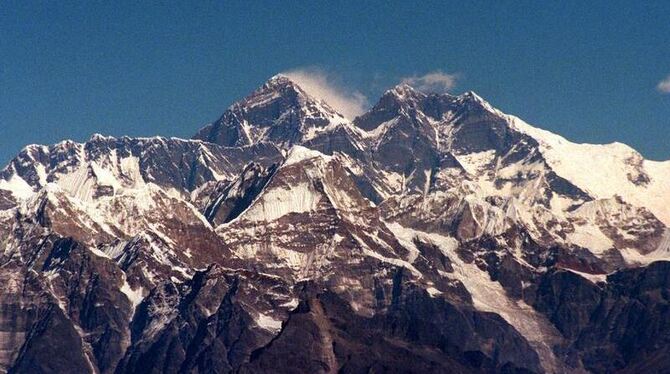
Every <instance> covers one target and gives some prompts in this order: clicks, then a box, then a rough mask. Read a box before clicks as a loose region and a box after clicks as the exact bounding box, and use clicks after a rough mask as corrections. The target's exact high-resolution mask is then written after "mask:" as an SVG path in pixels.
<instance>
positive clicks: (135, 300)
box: [119, 275, 144, 321]
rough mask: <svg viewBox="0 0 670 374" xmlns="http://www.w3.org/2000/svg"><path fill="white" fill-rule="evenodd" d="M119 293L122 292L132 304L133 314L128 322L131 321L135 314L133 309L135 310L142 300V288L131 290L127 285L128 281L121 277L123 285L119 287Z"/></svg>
mask: <svg viewBox="0 0 670 374" xmlns="http://www.w3.org/2000/svg"><path fill="white" fill-rule="evenodd" d="M119 290H120V291H121V292H123V293H124V294H125V295H126V297H127V298H128V300H129V301H130V303H131V304H132V311H133V313H132V314H131V316H130V320H131V321H132V319H133V316H132V315H133V314H134V313H135V308H137V306H138V305H140V303H141V302H142V300H144V296H143V295H142V291H143V290H142V287H138V288H137V289H136V290H133V289H132V288H131V287H130V284H128V281H127V280H126V277H125V275H124V276H123V284H122V285H121V288H119Z"/></svg>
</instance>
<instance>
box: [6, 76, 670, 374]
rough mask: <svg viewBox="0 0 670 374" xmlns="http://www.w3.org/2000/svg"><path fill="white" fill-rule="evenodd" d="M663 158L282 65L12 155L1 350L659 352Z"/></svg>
mask: <svg viewBox="0 0 670 374" xmlns="http://www.w3.org/2000/svg"><path fill="white" fill-rule="evenodd" d="M669 165H670V163H669V162H653V161H648V160H644V159H643V158H642V156H640V155H639V154H638V153H637V152H635V151H634V150H632V149H630V148H629V147H626V146H624V145H621V144H610V145H604V146H599V145H586V144H574V143H571V142H569V141H567V140H566V139H564V138H562V137H560V136H558V135H554V134H551V133H549V132H546V131H544V130H540V129H537V128H534V127H532V126H530V125H528V124H526V123H524V122H523V121H522V120H520V119H518V118H516V117H514V116H510V115H507V114H504V113H502V112H501V111H499V110H497V109H495V108H493V107H492V106H491V105H490V104H489V103H487V102H486V101H485V100H484V99H482V98H481V97H479V96H477V95H476V94H475V93H472V92H468V93H465V94H462V95H458V96H455V95H447V94H443V95H439V94H432V93H424V92H420V91H418V90H416V89H414V88H412V87H410V86H408V85H399V86H396V87H394V88H392V89H390V90H388V91H386V92H385V93H384V94H383V96H382V97H381V98H380V100H379V102H378V103H377V104H375V105H374V107H373V108H371V109H370V111H369V112H367V113H365V114H363V115H362V116H360V117H358V118H355V119H353V120H349V119H347V118H344V117H343V116H342V115H340V114H338V113H337V112H336V111H335V110H334V109H332V108H331V107H330V106H329V105H328V104H327V103H326V102H324V101H323V100H321V99H319V98H316V97H313V96H311V95H309V94H308V93H307V92H306V91H305V90H303V89H302V88H300V86H299V85H298V84H296V83H295V82H293V81H291V80H290V79H289V78H287V77H285V76H281V75H278V76H275V77H273V78H271V79H270V80H269V81H268V82H266V83H265V84H264V85H263V86H262V87H260V88H259V89H258V90H256V91H254V92H253V93H252V94H251V95H250V96H248V97H247V98H245V99H243V100H241V101H239V102H237V103H235V104H233V105H232V106H231V107H230V108H229V109H228V110H226V111H225V113H224V114H223V115H222V116H221V117H220V118H219V120H217V121H216V122H214V123H212V124H210V125H207V126H205V127H204V128H203V129H201V130H200V131H199V132H198V133H197V134H196V135H195V137H194V139H192V140H184V139H177V138H160V137H156V138H128V137H122V138H112V137H104V136H101V135H94V136H93V137H92V138H91V139H90V140H89V141H87V142H85V143H75V142H72V141H64V142H61V143H58V144H56V145H52V146H37V145H31V146H28V147H26V148H25V149H24V150H23V151H21V153H20V154H19V155H18V156H17V157H16V158H15V159H13V160H12V161H11V162H10V164H9V165H8V166H7V167H5V168H4V169H3V170H2V171H1V172H0V278H1V279H3V281H4V283H5V284H6V285H7V287H5V288H3V289H2V290H0V309H1V310H3V311H6V312H3V313H0V314H1V315H0V371H3V372H4V371H8V372H26V371H31V372H68V371H69V372H73V371H76V372H92V373H93V372H95V373H113V372H114V373H124V372H129V373H132V372H143V373H144V372H175V373H176V372H284V371H285V372H310V373H311V372H333V371H342V372H370V371H382V372H384V371H392V370H399V371H417V370H420V371H425V372H464V373H469V372H473V373H474V372H553V373H567V372H584V371H593V372H609V371H616V370H633V371H634V370H649V371H654V370H656V371H664V370H667V369H668V362H667V360H665V359H664V358H663V357H664V354H665V352H667V351H668V350H669V347H670V340H669V339H668V338H667V337H668V336H670V325H668V324H667V323H665V322H664V321H666V320H667V318H664V317H665V314H664V312H663V311H664V310H665V309H667V308H666V304H667V298H668V297H667V295H666V294H667V292H665V291H664V290H665V289H666V288H667V279H668V277H670V270H669V269H668V266H667V264H668V262H666V261H669V260H670V229H669V228H668V224H669V220H670V217H669V216H668V207H669V206H670V185H669V184H668V183H670V182H668V181H670V167H669Z"/></svg>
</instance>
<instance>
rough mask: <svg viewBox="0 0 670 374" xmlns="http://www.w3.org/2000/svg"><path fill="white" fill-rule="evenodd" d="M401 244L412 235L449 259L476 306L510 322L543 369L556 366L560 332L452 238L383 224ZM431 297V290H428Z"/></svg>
mask: <svg viewBox="0 0 670 374" xmlns="http://www.w3.org/2000/svg"><path fill="white" fill-rule="evenodd" d="M387 226H388V227H389V228H390V229H391V231H392V232H393V233H394V234H395V235H396V237H397V238H402V243H407V242H412V241H413V239H414V238H415V237H417V236H418V237H419V238H421V240H425V241H427V242H430V243H432V244H435V245H436V246H437V247H438V248H439V249H440V250H441V251H442V252H443V253H444V254H445V255H446V256H447V257H448V258H449V259H450V260H451V261H452V262H453V265H454V266H453V267H454V273H453V274H448V276H450V277H454V278H456V279H458V280H459V281H461V282H462V283H463V285H464V286H465V287H466V288H467V290H468V292H469V293H470V295H472V300H473V303H474V306H475V308H476V309H478V310H481V311H488V312H494V313H497V314H499V315H500V316H501V317H502V318H504V319H505V320H506V321H507V322H508V323H509V324H511V325H512V326H513V327H514V328H515V329H516V330H517V331H518V332H519V333H520V334H521V335H523V336H524V337H525V338H526V339H527V340H528V342H529V343H530V344H531V345H532V346H533V347H534V348H535V349H536V350H537V351H538V354H539V355H540V359H541V361H542V365H543V366H544V367H545V369H547V371H550V372H553V371H555V370H554V369H556V368H557V366H558V360H557V358H556V357H555V356H554V354H553V351H552V348H551V347H552V346H553V345H554V344H556V343H557V342H559V341H560V340H561V338H560V333H559V332H558V331H557V330H556V328H555V327H554V326H553V325H552V324H551V322H549V321H548V320H547V319H546V317H544V316H543V315H541V314H540V313H538V312H536V311H535V310H534V309H533V308H532V307H531V306H529V305H528V304H526V303H525V302H523V301H522V300H518V301H517V300H512V299H510V298H509V297H508V296H507V293H506V292H505V290H504V289H503V287H502V286H501V285H500V283H498V282H495V281H492V280H491V278H490V276H489V274H488V273H486V272H484V271H482V270H480V269H479V268H478V267H477V266H476V265H475V264H474V263H471V264H468V263H466V262H464V261H463V260H461V258H460V257H459V256H458V254H457V253H456V248H457V246H458V242H457V241H456V239H454V238H451V237H447V236H443V235H439V234H432V233H425V232H421V231H416V230H413V229H410V228H406V227H403V226H400V225H399V224H387ZM428 292H429V293H431V295H432V296H437V294H435V293H434V292H431V291H428Z"/></svg>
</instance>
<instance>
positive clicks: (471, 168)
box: [454, 150, 496, 175]
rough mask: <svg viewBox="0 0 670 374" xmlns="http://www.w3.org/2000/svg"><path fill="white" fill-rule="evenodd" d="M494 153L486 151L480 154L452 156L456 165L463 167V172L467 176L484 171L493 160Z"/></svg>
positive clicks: (493, 151)
mask: <svg viewBox="0 0 670 374" xmlns="http://www.w3.org/2000/svg"><path fill="white" fill-rule="evenodd" d="M495 156H496V151H495V150H488V151H482V152H474V153H470V154H464V155H454V157H456V160H458V163H459V164H461V166H463V168H464V169H465V171H467V172H468V173H469V174H473V175H478V174H480V173H481V171H482V170H483V169H485V168H486V167H487V166H488V165H489V164H490V163H491V162H492V161H493V159H494V158H495Z"/></svg>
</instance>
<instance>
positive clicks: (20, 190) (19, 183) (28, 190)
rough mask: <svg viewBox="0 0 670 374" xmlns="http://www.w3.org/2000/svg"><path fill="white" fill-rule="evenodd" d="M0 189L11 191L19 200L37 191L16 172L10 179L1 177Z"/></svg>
mask: <svg viewBox="0 0 670 374" xmlns="http://www.w3.org/2000/svg"><path fill="white" fill-rule="evenodd" d="M0 189H3V190H8V191H10V192H11V193H12V195H14V197H15V198H17V199H19V200H24V199H28V198H30V197H31V196H32V195H33V194H34V193H35V192H34V191H33V188H32V187H31V186H30V185H29V184H28V182H26V181H25V180H24V179H23V178H21V177H19V176H18V175H16V174H13V175H12V176H11V177H10V178H9V180H4V179H0Z"/></svg>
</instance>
